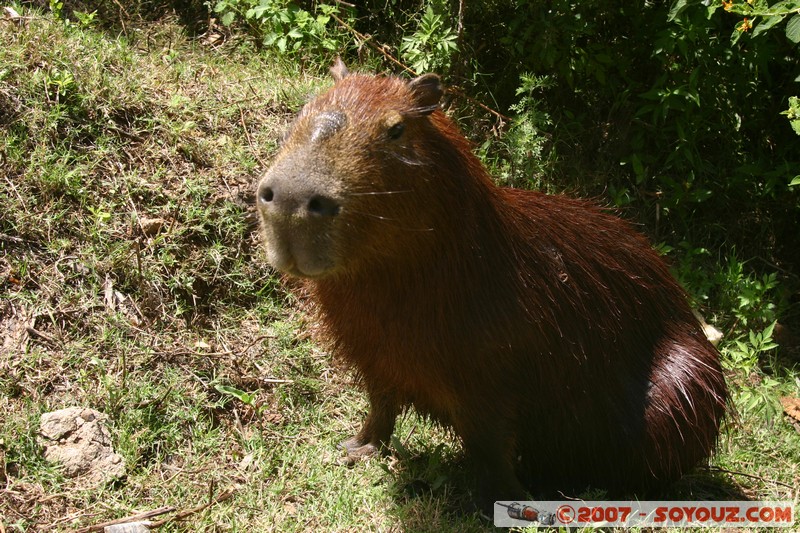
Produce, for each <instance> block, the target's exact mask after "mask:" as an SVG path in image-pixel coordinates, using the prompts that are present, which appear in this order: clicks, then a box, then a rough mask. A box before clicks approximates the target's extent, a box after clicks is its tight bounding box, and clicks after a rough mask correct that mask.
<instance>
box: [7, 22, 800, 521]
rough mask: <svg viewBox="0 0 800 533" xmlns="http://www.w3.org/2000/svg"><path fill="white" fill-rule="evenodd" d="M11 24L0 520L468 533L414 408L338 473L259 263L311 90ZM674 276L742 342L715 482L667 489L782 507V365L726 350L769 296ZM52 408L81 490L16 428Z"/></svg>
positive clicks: (454, 472)
mask: <svg viewBox="0 0 800 533" xmlns="http://www.w3.org/2000/svg"><path fill="white" fill-rule="evenodd" d="M19 11H22V9H19ZM26 14H29V15H31V18H30V19H29V20H27V21H26V22H25V23H24V24H22V25H16V24H13V23H11V22H5V21H0V41H1V42H2V43H3V46H2V47H0V191H1V192H0V198H3V208H2V209H0V334H2V338H0V409H2V411H3V413H4V416H3V417H2V418H0V526H1V527H0V529H3V528H4V529H5V531H74V530H77V529H80V528H82V527H88V526H91V525H92V524H98V523H101V522H103V521H107V520H112V519H115V518H119V517H123V516H128V515H132V514H135V513H137V512H142V511H147V510H152V509H157V508H161V507H168V506H171V507H175V508H176V512H172V513H167V514H165V515H162V516H160V517H156V518H154V520H162V521H163V523H162V525H161V526H160V529H159V530H161V531H223V530H224V531H242V530H254V531H309V530H324V531H367V530H370V531H396V530H405V531H432V530H436V531H484V530H487V525H486V524H485V523H484V522H482V521H481V520H480V519H478V518H476V517H474V516H469V515H464V514H462V513H458V512H454V511H455V510H457V509H459V508H460V507H461V506H463V505H464V504H465V503H466V502H467V500H468V499H469V493H468V491H469V487H470V480H469V477H468V474H466V473H465V472H464V469H463V468H462V465H461V463H462V459H461V455H460V450H459V445H458V443H457V442H456V441H455V440H454V439H453V438H452V436H451V435H449V434H448V433H447V432H446V431H444V430H442V429H440V428H436V427H435V426H432V425H431V424H429V423H427V422H426V421H424V420H421V419H419V418H417V417H416V416H415V415H413V414H408V415H406V416H405V417H404V418H403V419H402V420H401V423H400V425H399V428H398V431H397V433H396V435H397V441H396V442H395V446H394V449H393V452H392V454H391V455H389V456H388V457H386V458H382V459H375V460H370V461H368V462H366V463H364V464H359V465H357V466H356V467H354V468H346V467H343V466H340V465H339V464H338V460H339V457H340V454H339V452H338V451H337V443H338V442H339V441H341V440H343V439H344V438H346V437H347V436H349V435H350V434H352V433H353V432H354V431H355V430H356V429H357V426H358V424H359V423H360V420H361V418H362V417H363V415H364V413H365V410H366V403H365V400H364V397H363V395H362V394H361V393H360V392H358V390H357V388H356V387H353V383H352V378H351V377H350V375H349V374H348V373H347V372H345V371H343V370H342V369H341V368H339V367H338V366H337V365H336V363H335V362H334V361H332V360H331V358H330V357H329V355H328V354H327V353H324V352H322V351H320V349H319V348H318V347H317V346H316V345H315V344H314V343H313V342H312V341H311V340H310V339H309V338H308V335H307V333H306V331H307V327H306V323H305V317H304V315H303V313H302V311H301V310H300V308H299V306H298V305H297V302H296V301H295V300H294V299H293V297H292V295H291V294H290V292H288V291H287V290H286V289H285V287H284V286H283V285H282V284H281V283H280V281H279V280H278V279H277V278H276V277H275V275H274V273H273V272H272V271H271V270H270V269H269V268H268V267H267V266H266V265H265V262H264V260H263V257H262V256H261V253H260V251H259V248H258V238H257V232H256V231H255V218H254V216H253V210H252V207H251V204H252V199H253V190H254V186H255V180H256V177H257V175H258V173H259V171H261V170H263V169H264V167H265V165H266V161H268V159H269V158H270V157H271V155H272V154H273V153H274V152H275V150H276V147H277V141H278V139H279V138H280V135H281V133H282V131H283V129H284V127H285V126H286V125H287V123H288V122H289V121H290V120H291V117H292V115H293V112H294V111H296V110H297V109H298V108H299V107H300V106H301V105H302V103H303V101H304V100H305V98H306V97H307V95H308V94H311V93H313V92H314V91H315V90H317V89H318V88H319V87H321V86H322V85H324V84H326V83H328V82H327V80H326V79H325V78H324V77H318V76H315V75H312V74H308V73H307V72H305V71H300V70H298V68H297V67H296V66H295V65H293V64H292V63H291V62H288V61H284V60H281V59H279V58H276V57H273V56H269V55H265V54H263V53H256V52H254V51H253V50H252V49H250V48H248V47H247V44H246V43H242V42H235V41H232V42H231V43H230V44H224V45H222V47H216V48H215V47H211V46H208V45H205V44H203V42H202V41H201V40H197V39H190V38H187V37H186V36H185V35H184V34H183V32H182V27H181V26H180V25H179V24H178V23H177V22H176V21H174V20H171V19H170V18H169V17H165V18H163V19H162V20H159V21H157V22H154V23H148V24H141V25H140V27H137V28H128V29H127V31H126V32H125V33H123V34H117V33H113V34H112V33H110V32H106V31H103V30H102V29H101V28H100V27H95V26H93V25H91V24H89V25H80V24H76V23H70V24H67V23H65V22H64V21H63V20H58V19H54V18H53V17H52V16H50V15H47V14H42V13H38V12H30V13H26ZM684 256H685V255H684ZM684 256H682V257H684ZM693 265H694V263H693V264H687V265H686V266H685V268H683V269H681V270H682V271H683V272H684V274H686V275H687V276H688V274H689V273H692V274H693V276H694V277H693V278H692V279H690V280H689V282H690V283H691V284H692V286H693V287H697V288H698V290H697V291H696V293H697V294H699V300H700V301H701V302H704V303H705V305H706V307H707V308H709V309H711V311H712V314H713V316H714V318H715V319H718V320H717V321H718V322H722V323H725V324H729V325H731V327H730V328H729V331H726V333H728V337H727V338H728V339H737V338H738V339H739V340H740V341H741V342H742V343H743V344H742V346H740V345H738V344H736V343H735V342H733V340H729V341H727V344H726V345H725V347H724V353H725V356H726V361H727V366H728V368H729V372H730V382H731V385H732V387H733V388H734V391H735V393H736V398H737V401H738V402H739V403H738V404H737V407H739V412H740V415H739V417H738V418H732V419H731V420H730V421H729V423H728V427H727V429H726V432H725V434H724V435H723V437H722V438H721V442H720V451H719V453H718V455H717V456H715V458H714V459H713V465H715V466H716V467H719V468H722V469H724V470H725V471H720V470H712V471H710V472H709V471H706V470H702V469H701V470H699V471H698V472H697V473H696V474H693V475H690V476H687V479H685V480H683V481H682V482H681V483H679V484H678V485H677V486H676V487H675V488H674V489H673V492H672V493H670V494H671V495H674V496H675V497H680V498H686V499H689V498H695V497H697V498H711V499H741V498H742V497H746V498H751V499H773V500H775V499H777V500H787V499H788V500H796V494H797V487H798V478H800V472H799V471H798V469H799V467H798V465H799V464H800V436H799V435H798V433H797V431H796V430H795V429H794V428H793V427H792V426H791V424H790V421H789V420H788V419H787V418H785V417H783V416H782V413H781V411H780V408H778V407H776V402H777V399H778V397H779V396H797V395H798V382H797V381H796V379H797V372H796V371H795V370H794V368H793V366H792V364H786V363H785V362H782V360H779V358H778V355H780V354H784V355H785V354H787V353H788V354H789V355H790V356H791V355H792V354H791V353H789V352H788V351H785V350H784V351H781V350H778V351H777V352H776V350H775V349H774V348H769V349H766V348H765V347H768V343H767V344H765V343H761V344H758V345H754V343H753V342H751V339H750V337H749V331H750V330H758V331H761V330H762V329H763V326H764V325H765V324H766V323H767V322H768V321H769V320H771V319H773V318H775V317H777V316H778V314H779V310H780V309H779V307H780V306H779V305H777V304H771V303H770V302H772V301H777V296H776V295H777V292H776V289H775V288H774V287H769V288H764V287H761V288H759V286H757V284H758V283H759V281H758V278H755V277H753V276H751V275H749V274H746V273H745V272H744V271H741V269H739V270H736V268H734V269H733V271H734V274H735V275H734V274H731V270H730V268H729V267H727V266H721V267H719V272H722V274H719V273H716V274H715V273H712V274H711V275H707V276H706V277H704V278H702V279H694V278H697V271H696V269H693ZM734 267H735V265H734ZM725 268H728V270H725ZM717 274H719V276H721V277H719V276H717ZM715 276H717V277H715ZM742 295H750V298H749V300H748V302H749V303H746V304H742V299H741V298H740V297H741V296H742ZM715 304H716V305H718V307H716V308H714V307H713V306H714V305H715ZM740 304H741V305H740ZM770 305H772V307H770ZM776 306H777V307H776ZM770 309H772V311H770ZM737 313H738V314H737ZM770 313H772V314H770ZM748 319H749V322H747V320H748ZM762 340H763V339H762ZM756 344H757V343H756ZM736 350H739V351H738V352H737V351H736ZM776 354H777V355H776ZM795 355H796V354H795ZM754 398H755V399H754ZM72 405H82V406H88V407H92V408H95V409H98V410H100V411H102V412H104V413H106V414H107V415H108V416H109V420H110V428H111V433H112V436H113V440H114V445H115V448H116V451H117V452H118V453H120V454H122V455H123V456H124V457H125V460H126V463H127V468H128V470H127V471H128V473H127V476H126V477H125V478H124V479H122V480H119V481H116V482H113V483H110V484H107V485H105V486H101V487H98V488H91V489H90V488H83V487H80V486H79V485H78V484H77V483H76V482H75V481H74V480H70V479H66V478H64V477H63V476H62V475H61V474H60V472H59V470H58V469H57V468H56V467H53V466H51V465H48V464H47V463H46V462H45V461H44V459H43V457H42V454H41V450H40V448H39V445H38V444H37V441H36V434H37V428H38V424H39V418H40V416H41V414H42V413H44V412H47V411H52V410H55V409H59V408H62V407H67V406H72ZM728 471H730V472H733V473H729V472H728ZM737 473H742V474H737ZM206 504H208V505H207V506H206ZM179 511H187V513H186V514H185V516H184V517H183V518H182V519H179V518H178V516H179ZM189 511H191V512H189Z"/></svg>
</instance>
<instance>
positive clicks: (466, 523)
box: [386, 444, 752, 532]
mask: <svg viewBox="0 0 800 533" xmlns="http://www.w3.org/2000/svg"><path fill="white" fill-rule="evenodd" d="M398 455H399V456H400V458H399V459H394V460H395V461H397V465H396V466H395V467H392V466H387V467H386V469H387V470H389V471H390V473H391V479H392V482H391V483H390V485H389V490H390V491H391V493H392V497H393V498H394V500H395V503H396V507H395V508H394V511H393V514H394V515H395V518H396V519H397V521H398V522H399V523H400V524H401V525H402V528H403V531H407V532H417V531H443V532H451V531H452V532H462V531H475V532H479V531H505V530H507V529H506V528H496V527H494V525H493V523H492V521H491V520H487V519H485V518H483V517H481V515H480V514H478V513H477V512H476V511H475V510H474V509H475V508H474V505H473V503H472V493H473V492H474V491H475V488H476V480H475V478H474V476H473V475H472V473H471V470H470V465H469V461H468V460H467V459H465V458H464V457H463V456H461V455H455V456H454V455H453V451H452V450H450V449H448V447H446V446H444V445H442V444H439V445H437V446H435V447H434V446H430V447H426V448H425V449H423V450H421V451H420V452H419V453H417V454H414V455H411V454H409V453H408V450H405V449H403V450H397V449H395V455H394V456H393V458H394V457H397V456H398ZM389 464H390V465H391V464H392V459H390V461H389ZM533 498H534V499H535V497H533ZM539 499H541V500H560V499H570V500H572V499H583V500H610V499H611V498H608V497H607V496H606V492H605V491H603V490H600V489H587V490H586V491H585V492H583V493H580V494H575V495H566V496H565V495H561V494H547V495H540V497H539ZM620 499H626V498H620ZM632 499H636V498H635V497H633V498H632ZM639 499H641V500H651V501H652V500H656V501H747V500H751V499H752V498H751V496H750V495H748V494H747V493H745V492H744V491H743V490H742V489H741V488H740V487H739V486H737V485H736V483H735V482H734V481H733V480H732V479H731V475H730V473H728V472H726V471H724V470H720V469H715V468H713V467H711V468H708V467H698V468H696V469H695V470H693V471H692V472H690V473H689V474H687V475H685V476H684V477H683V478H682V479H680V480H678V481H676V482H674V483H672V484H670V485H668V486H665V487H663V488H662V489H660V490H659V491H657V492H655V493H651V494H647V495H645V496H642V497H640V498H639Z"/></svg>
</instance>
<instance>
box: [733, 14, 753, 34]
mask: <svg viewBox="0 0 800 533" xmlns="http://www.w3.org/2000/svg"><path fill="white" fill-rule="evenodd" d="M752 27H753V25H752V24H750V21H749V20H747V17H745V18H744V20H743V21H742V23H741V24H740V25H739V27H738V28H736V29H737V30H738V31H750V29H751V28H752Z"/></svg>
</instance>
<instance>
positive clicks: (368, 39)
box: [331, 14, 512, 122]
mask: <svg viewBox="0 0 800 533" xmlns="http://www.w3.org/2000/svg"><path fill="white" fill-rule="evenodd" d="M331 17H333V19H334V20H335V21H336V22H338V23H339V24H340V25H341V26H342V27H344V28H345V29H346V30H347V31H349V32H351V33H352V34H353V35H355V36H356V37H357V38H358V39H360V40H362V41H363V42H364V43H365V44H366V45H367V46H369V47H370V48H372V49H373V50H375V51H377V52H378V53H379V54H381V55H382V56H383V57H385V58H386V59H387V60H389V61H391V62H392V63H394V64H395V65H397V66H399V67H400V68H402V69H403V71H404V72H408V73H409V74H411V75H412V76H419V73H418V72H417V71H415V70H414V69H412V68H411V67H409V66H408V65H406V64H405V63H403V62H402V61H400V60H399V59H397V58H396V57H394V56H393V55H392V54H390V53H389V52H387V51H386V50H384V47H383V46H378V45H377V44H375V43H374V42H372V38H371V37H368V36H366V35H364V34H363V33H361V32H359V31H358V30H356V29H355V28H353V27H352V26H350V25H349V24H348V23H346V22H345V21H343V20H342V19H340V18H339V17H337V16H336V15H334V14H331ZM447 90H448V92H450V93H453V94H455V95H456V96H459V97H462V98H464V99H465V100H467V101H468V102H470V103H471V104H473V105H476V106H478V107H480V108H481V109H483V110H484V111H487V112H489V113H491V114H492V115H494V116H496V117H497V118H499V119H501V120H504V121H506V122H511V121H512V119H511V117H507V116H505V115H504V114H502V113H500V112H499V111H495V110H494V109H492V108H491V107H489V106H487V105H485V104H482V103H481V102H479V101H478V100H476V99H475V98H472V97H471V96H469V95H468V94H467V93H466V92H464V89H462V88H461V87H458V86H456V85H451V86H449V87H448V88H447Z"/></svg>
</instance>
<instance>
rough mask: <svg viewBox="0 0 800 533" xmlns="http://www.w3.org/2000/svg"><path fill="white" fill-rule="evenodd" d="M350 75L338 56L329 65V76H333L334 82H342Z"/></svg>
mask: <svg viewBox="0 0 800 533" xmlns="http://www.w3.org/2000/svg"><path fill="white" fill-rule="evenodd" d="M349 75H350V71H349V70H347V66H345V64H344V61H342V58H341V57H339V56H336V60H335V61H334V62H333V65H331V76H333V80H334V81H342V80H343V79H344V78H346V77H347V76H349Z"/></svg>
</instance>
